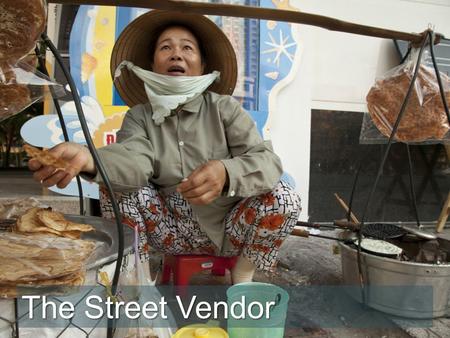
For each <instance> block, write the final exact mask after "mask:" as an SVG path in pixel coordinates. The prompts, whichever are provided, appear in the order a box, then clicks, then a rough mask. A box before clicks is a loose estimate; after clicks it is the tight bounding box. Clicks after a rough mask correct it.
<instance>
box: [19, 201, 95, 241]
mask: <svg viewBox="0 0 450 338" xmlns="http://www.w3.org/2000/svg"><path fill="white" fill-rule="evenodd" d="M16 230H17V231H18V232H30V233H32V232H41V233H50V234H54V235H56V236H62V237H67V238H72V239H78V238H80V236H81V233H83V232H89V231H92V230H94V228H93V227H92V226H91V225H89V224H81V223H75V222H71V221H68V220H66V219H65V217H64V215H63V214H62V213H60V212H56V211H52V210H50V209H43V208H31V209H29V210H28V211H27V212H26V213H25V214H23V215H22V216H20V217H19V218H18V220H17V224H16Z"/></svg>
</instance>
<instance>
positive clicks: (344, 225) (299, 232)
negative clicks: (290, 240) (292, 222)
mask: <svg viewBox="0 0 450 338" xmlns="http://www.w3.org/2000/svg"><path fill="white" fill-rule="evenodd" d="M297 225H298V226H302V227H308V228H313V229H321V228H331V229H343V230H349V231H352V232H356V231H359V224H355V223H353V222H351V221H347V220H335V221H334V222H333V225H321V224H317V223H309V222H300V221H299V222H297ZM291 235H293V236H299V237H306V238H308V237H310V236H311V237H319V238H324V239H331V240H335V241H340V242H349V241H353V239H352V238H337V237H331V236H325V235H319V234H312V233H310V232H309V231H308V230H306V229H294V230H293V231H292V232H291Z"/></svg>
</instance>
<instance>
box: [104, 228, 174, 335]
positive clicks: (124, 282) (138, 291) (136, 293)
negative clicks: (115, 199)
mask: <svg viewBox="0 0 450 338" xmlns="http://www.w3.org/2000/svg"><path fill="white" fill-rule="evenodd" d="M141 244H142V243H141V239H140V237H139V233H138V227H137V226H135V227H134V248H133V252H132V253H130V254H129V255H127V256H125V257H124V260H123V262H122V269H121V273H120V276H119V286H118V292H117V299H118V300H120V301H124V302H131V301H134V302H137V303H139V304H140V306H141V308H142V306H143V304H145V303H146V302H154V303H158V302H159V301H160V300H161V297H162V296H161V294H160V293H159V291H158V289H157V288H156V287H155V284H156V279H157V276H156V277H155V278H154V279H153V278H152V276H151V273H150V262H149V261H148V260H146V259H141V257H140V254H139V247H140V246H141ZM102 270H103V271H101V272H100V280H101V282H100V283H101V284H103V285H105V286H106V289H107V294H111V287H110V285H111V282H110V281H111V280H112V272H113V269H109V268H108V267H104V268H103V269H102ZM107 270H110V271H109V273H107ZM105 273H107V276H105ZM166 311H167V315H168V319H161V318H156V319H155V320H150V319H147V318H145V317H143V316H140V317H139V318H137V319H127V320H125V323H123V322H122V324H119V326H118V328H117V329H116V331H115V333H114V337H115V338H149V337H150V338H153V337H157V338H170V337H172V335H173V334H174V333H175V331H176V324H175V321H174V319H173V315H172V314H171V312H170V309H167V310H166ZM125 324H126V325H125Z"/></svg>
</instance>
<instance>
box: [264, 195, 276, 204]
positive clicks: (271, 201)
mask: <svg viewBox="0 0 450 338" xmlns="http://www.w3.org/2000/svg"><path fill="white" fill-rule="evenodd" d="M261 199H262V202H263V204H264V205H265V206H271V205H274V204H275V197H274V196H273V195H272V193H267V194H264V195H262V197H261Z"/></svg>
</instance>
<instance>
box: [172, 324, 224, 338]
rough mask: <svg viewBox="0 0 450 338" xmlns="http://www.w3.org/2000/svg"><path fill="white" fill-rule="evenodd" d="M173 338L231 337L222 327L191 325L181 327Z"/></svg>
mask: <svg viewBox="0 0 450 338" xmlns="http://www.w3.org/2000/svg"><path fill="white" fill-rule="evenodd" d="M172 338H229V337H228V333H227V332H226V331H225V330H223V329H221V328H220V327H208V326H204V325H190V326H186V327H183V328H181V329H179V330H178V331H177V332H176V333H175V335H173V336H172Z"/></svg>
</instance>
